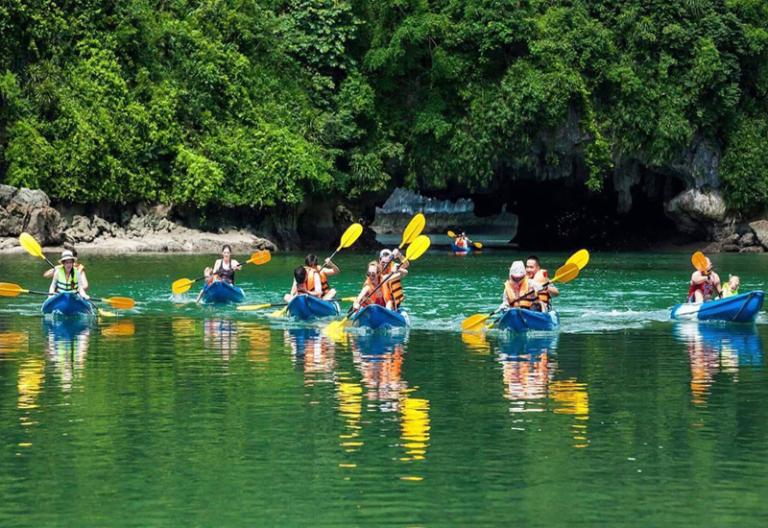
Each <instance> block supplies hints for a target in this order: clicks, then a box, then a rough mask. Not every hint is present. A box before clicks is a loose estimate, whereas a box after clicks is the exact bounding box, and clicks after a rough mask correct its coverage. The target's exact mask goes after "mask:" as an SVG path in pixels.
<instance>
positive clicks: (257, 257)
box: [246, 249, 272, 266]
mask: <svg viewBox="0 0 768 528" xmlns="http://www.w3.org/2000/svg"><path fill="white" fill-rule="evenodd" d="M270 260H272V253H270V252H269V251H267V250H266V249H261V250H259V251H256V252H255V253H253V254H252V255H251V258H249V259H248V261H247V262H246V264H256V265H257V266H261V265H262V264H266V263H267V262H269V261H270Z"/></svg>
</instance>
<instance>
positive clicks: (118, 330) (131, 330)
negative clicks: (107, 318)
mask: <svg viewBox="0 0 768 528" xmlns="http://www.w3.org/2000/svg"><path fill="white" fill-rule="evenodd" d="M100 330H101V335H102V336H104V337H105V338H107V339H113V338H126V337H133V336H134V334H136V325H135V324H134V322H133V321H131V320H130V319H127V320H122V321H114V322H110V323H108V324H104V325H102V326H101V327H100Z"/></svg>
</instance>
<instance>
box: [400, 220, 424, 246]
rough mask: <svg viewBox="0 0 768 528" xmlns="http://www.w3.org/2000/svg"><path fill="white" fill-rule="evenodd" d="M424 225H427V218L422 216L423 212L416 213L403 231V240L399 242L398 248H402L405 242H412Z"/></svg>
mask: <svg viewBox="0 0 768 528" xmlns="http://www.w3.org/2000/svg"><path fill="white" fill-rule="evenodd" d="M425 225H427V219H426V218H424V215H423V214H421V213H417V214H416V215H415V216H414V217H413V218H411V221H410V222H408V226H407V227H406V228H405V231H403V240H402V241H401V242H400V248H401V249H402V247H403V246H405V245H406V244H410V243H412V242H413V241H414V240H415V239H416V237H417V236H419V235H420V234H421V232H422V231H423V230H424V226H425Z"/></svg>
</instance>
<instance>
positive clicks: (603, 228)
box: [474, 174, 689, 250]
mask: <svg viewBox="0 0 768 528" xmlns="http://www.w3.org/2000/svg"><path fill="white" fill-rule="evenodd" d="M505 187H506V188H505V189H502V190H501V192H497V193H494V194H493V195H485V196H477V197H474V199H475V203H476V212H477V213H478V214H479V215H481V216H485V215H490V214H495V213H497V212H498V211H499V210H500V208H501V205H502V204H503V203H505V202H506V203H507V210H508V211H510V212H512V213H515V214H517V216H518V230H517V236H516V237H515V239H514V240H513V242H515V243H517V244H519V246H520V247H521V248H530V249H542V250H562V249H565V248H573V247H582V246H583V247H589V248H595V249H624V250H628V249H647V248H652V247H658V246H660V245H667V244H680V243H685V242H689V240H688V239H687V238H686V237H684V235H681V234H680V233H678V232H677V230H676V229H675V224H674V222H672V220H670V219H669V218H668V217H667V216H666V215H665V214H664V202H665V201H666V200H668V199H669V198H671V197H672V196H674V195H676V194H677V193H679V192H681V191H683V190H684V184H683V182H682V181H680V180H678V179H677V178H670V177H668V176H663V175H659V174H645V175H643V179H642V183H640V184H637V185H635V186H633V187H632V190H631V194H632V207H631V209H630V210H629V212H627V213H619V212H617V211H618V202H619V197H618V193H617V192H616V190H615V188H614V185H613V179H612V178H611V179H608V180H606V182H605V184H604V189H603V191H601V192H591V191H589V189H587V187H586V186H585V184H584V183H583V182H582V181H565V180H553V181H546V182H540V181H538V182H537V181H532V180H521V181H513V182H509V183H508V184H507V185H505Z"/></svg>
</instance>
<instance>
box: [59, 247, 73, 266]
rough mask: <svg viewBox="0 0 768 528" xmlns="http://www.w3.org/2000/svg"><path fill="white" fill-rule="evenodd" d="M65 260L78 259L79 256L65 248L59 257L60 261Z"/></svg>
mask: <svg viewBox="0 0 768 528" xmlns="http://www.w3.org/2000/svg"><path fill="white" fill-rule="evenodd" d="M65 260H72V261H76V260H77V257H76V256H74V255H73V254H72V252H71V251H70V250H68V249H65V250H64V251H62V252H61V258H60V259H59V262H61V263H63V262H64V261H65Z"/></svg>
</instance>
